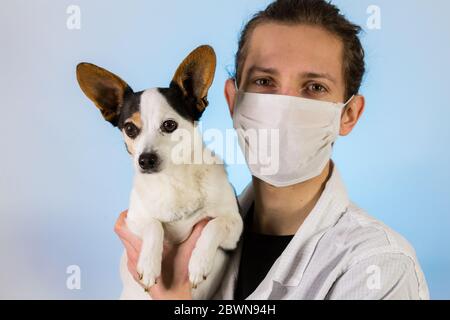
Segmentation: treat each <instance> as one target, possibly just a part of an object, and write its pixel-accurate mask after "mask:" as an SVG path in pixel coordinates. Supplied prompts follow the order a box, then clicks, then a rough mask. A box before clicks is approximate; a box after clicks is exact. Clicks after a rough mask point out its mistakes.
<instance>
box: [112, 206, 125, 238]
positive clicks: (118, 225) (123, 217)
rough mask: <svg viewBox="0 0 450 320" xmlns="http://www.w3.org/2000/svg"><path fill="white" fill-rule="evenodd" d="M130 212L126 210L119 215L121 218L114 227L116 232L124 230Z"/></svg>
mask: <svg viewBox="0 0 450 320" xmlns="http://www.w3.org/2000/svg"><path fill="white" fill-rule="evenodd" d="M127 214H128V210H125V211H123V212H121V213H120V214H119V218H117V221H116V224H115V225H114V231H115V232H116V233H117V231H118V230H119V229H120V228H122V226H124V225H126V223H125V220H126V218H127Z"/></svg>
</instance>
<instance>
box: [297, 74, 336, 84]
mask: <svg viewBox="0 0 450 320" xmlns="http://www.w3.org/2000/svg"><path fill="white" fill-rule="evenodd" d="M301 77H302V78H304V79H328V80H330V81H331V82H333V83H336V79H335V78H334V77H332V76H331V75H330V74H329V73H326V72H324V73H319V72H304V73H302V74H301Z"/></svg>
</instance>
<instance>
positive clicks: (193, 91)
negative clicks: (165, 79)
mask: <svg viewBox="0 0 450 320" xmlns="http://www.w3.org/2000/svg"><path fill="white" fill-rule="evenodd" d="M215 70H216V54H215V53H214V49H213V48H212V47H210V46H207V45H204V46H200V47H198V48H197V49H195V50H194V51H192V52H191V53H190V54H189V55H188V56H187V57H186V58H185V59H184V60H183V62H182V63H181V64H180V66H179V67H178V69H177V71H176V72H175V75H174V76H173V79H172V83H175V84H176V85H177V86H178V87H179V88H180V89H181V92H182V93H183V95H184V97H185V98H189V100H191V99H194V103H195V106H196V108H197V110H198V111H199V112H200V114H201V113H202V112H203V111H204V110H205V108H206V107H207V106H208V99H207V95H208V90H209V88H210V87H211V84H212V82H213V79H214V72H215Z"/></svg>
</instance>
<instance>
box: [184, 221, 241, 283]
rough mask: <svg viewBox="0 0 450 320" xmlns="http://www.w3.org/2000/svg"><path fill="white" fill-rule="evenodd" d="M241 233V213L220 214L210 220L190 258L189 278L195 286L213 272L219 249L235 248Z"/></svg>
mask: <svg viewBox="0 0 450 320" xmlns="http://www.w3.org/2000/svg"><path fill="white" fill-rule="evenodd" d="M241 233H242V220H241V219H240V216H239V214H236V215H224V216H219V217H216V218H214V219H213V220H211V221H209V222H208V224H207V225H206V226H205V228H204V229H203V231H202V234H201V236H200V238H199V239H198V240H197V243H196V245H195V248H194V251H192V255H191V259H190V260H189V280H190V281H191V284H192V286H193V287H194V288H196V287H197V285H198V284H199V283H200V282H202V281H203V280H205V279H206V278H207V277H208V275H209V274H210V273H211V270H212V268H213V265H214V257H215V255H216V252H217V249H218V248H219V247H222V248H224V249H229V250H231V249H234V248H235V247H236V244H237V242H238V240H239V237H240V235H241Z"/></svg>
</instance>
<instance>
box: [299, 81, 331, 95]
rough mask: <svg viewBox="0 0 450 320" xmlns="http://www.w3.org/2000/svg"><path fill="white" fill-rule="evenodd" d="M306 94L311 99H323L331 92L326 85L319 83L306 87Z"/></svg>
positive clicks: (312, 83)
mask: <svg viewBox="0 0 450 320" xmlns="http://www.w3.org/2000/svg"><path fill="white" fill-rule="evenodd" d="M304 92H305V93H306V95H308V96H311V97H321V96H324V95H326V94H328V93H329V90H328V88H327V87H326V86H325V85H323V84H321V83H319V82H311V83H308V84H307V85H306V87H305V88H304Z"/></svg>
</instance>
